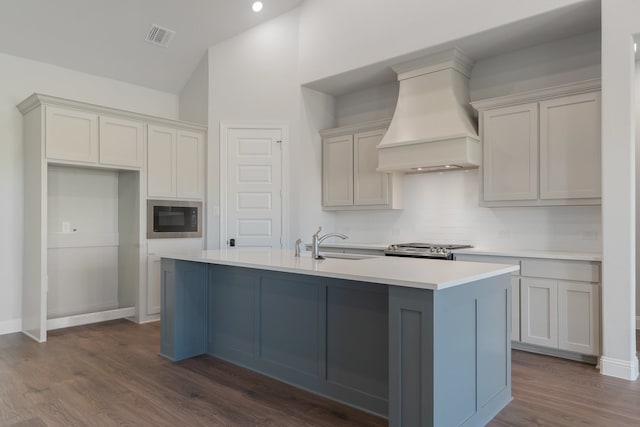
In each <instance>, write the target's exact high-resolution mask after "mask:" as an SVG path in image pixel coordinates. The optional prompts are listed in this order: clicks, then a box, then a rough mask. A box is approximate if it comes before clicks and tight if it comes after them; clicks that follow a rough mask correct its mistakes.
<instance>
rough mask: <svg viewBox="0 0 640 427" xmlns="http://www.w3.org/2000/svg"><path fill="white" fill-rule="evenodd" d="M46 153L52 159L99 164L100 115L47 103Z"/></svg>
mask: <svg viewBox="0 0 640 427" xmlns="http://www.w3.org/2000/svg"><path fill="white" fill-rule="evenodd" d="M45 108H46V115H45V147H46V150H45V155H46V157H47V158H49V159H55V160H67V161H72V162H86V163H96V162H97V161H98V115H97V114H92V113H87V112H84V111H78V110H72V109H67V108H60V107H52V106H46V107H45Z"/></svg>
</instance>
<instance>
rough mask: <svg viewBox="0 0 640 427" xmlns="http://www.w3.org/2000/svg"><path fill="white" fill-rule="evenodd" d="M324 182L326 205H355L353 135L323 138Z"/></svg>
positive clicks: (324, 203) (323, 191)
mask: <svg viewBox="0 0 640 427" xmlns="http://www.w3.org/2000/svg"><path fill="white" fill-rule="evenodd" d="M322 184H323V185H322V204H323V205H324V206H349V205H353V135H341V136H335V137H331V138H326V139H325V140H323V143H322Z"/></svg>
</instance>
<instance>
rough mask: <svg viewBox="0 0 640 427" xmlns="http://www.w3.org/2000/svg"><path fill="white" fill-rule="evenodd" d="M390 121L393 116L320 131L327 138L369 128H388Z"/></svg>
mask: <svg viewBox="0 0 640 427" xmlns="http://www.w3.org/2000/svg"><path fill="white" fill-rule="evenodd" d="M389 123H391V118H388V119H380V120H373V121H369V122H362V123H356V124H353V125H347V126H340V127H337V128H331V129H323V130H321V131H320V136H322V137H323V138H326V137H332V136H340V135H347V134H350V133H356V132H362V131H368V130H374V129H386V128H388V127H389Z"/></svg>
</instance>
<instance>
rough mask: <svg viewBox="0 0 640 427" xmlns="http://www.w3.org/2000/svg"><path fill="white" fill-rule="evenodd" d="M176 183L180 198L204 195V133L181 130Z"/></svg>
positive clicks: (178, 141)
mask: <svg viewBox="0 0 640 427" xmlns="http://www.w3.org/2000/svg"><path fill="white" fill-rule="evenodd" d="M176 185H177V187H176V188H177V196H178V197H179V198H196V199H201V198H203V197H204V188H203V187H204V135H203V134H202V133H197V132H189V131H182V130H179V131H178V134H177V147H176Z"/></svg>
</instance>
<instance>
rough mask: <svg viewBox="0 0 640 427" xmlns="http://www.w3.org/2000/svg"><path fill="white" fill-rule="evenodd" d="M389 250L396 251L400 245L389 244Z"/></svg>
mask: <svg viewBox="0 0 640 427" xmlns="http://www.w3.org/2000/svg"><path fill="white" fill-rule="evenodd" d="M389 250H390V251H396V250H398V245H389Z"/></svg>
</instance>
